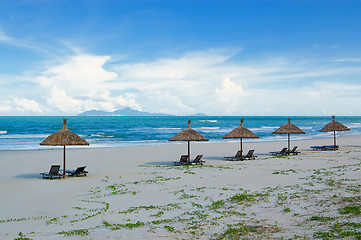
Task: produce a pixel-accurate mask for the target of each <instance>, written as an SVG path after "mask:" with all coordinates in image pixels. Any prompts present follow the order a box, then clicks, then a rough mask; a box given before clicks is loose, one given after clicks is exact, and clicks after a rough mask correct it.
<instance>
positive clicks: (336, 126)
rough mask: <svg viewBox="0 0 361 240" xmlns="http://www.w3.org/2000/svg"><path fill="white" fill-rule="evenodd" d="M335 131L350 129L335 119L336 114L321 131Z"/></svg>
mask: <svg viewBox="0 0 361 240" xmlns="http://www.w3.org/2000/svg"><path fill="white" fill-rule="evenodd" d="M333 131H350V129H349V128H348V127H346V126H345V125H343V124H342V123H340V122H337V121H336V120H335V116H332V121H331V122H329V123H328V124H326V126H324V127H323V128H322V129H321V130H320V132H333Z"/></svg>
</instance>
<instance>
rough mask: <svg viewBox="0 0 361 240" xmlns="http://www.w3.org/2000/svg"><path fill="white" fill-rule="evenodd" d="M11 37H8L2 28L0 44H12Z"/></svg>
mask: <svg viewBox="0 0 361 240" xmlns="http://www.w3.org/2000/svg"><path fill="white" fill-rule="evenodd" d="M10 41H11V37H9V36H7V35H6V34H5V32H4V31H3V30H2V29H1V28H0V42H10Z"/></svg>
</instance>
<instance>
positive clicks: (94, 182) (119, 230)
mask: <svg viewBox="0 0 361 240" xmlns="http://www.w3.org/2000/svg"><path fill="white" fill-rule="evenodd" d="M332 142H333V139H332V138H328V139H324V138H322V139H309V140H293V141H291V145H292V146H295V145H297V146H299V148H298V150H299V151H301V152H302V153H301V154H299V155H291V156H286V157H272V156H271V155H270V154H269V152H270V151H279V150H281V149H282V148H283V147H286V145H287V141H275V142H247V143H244V144H243V148H244V150H245V151H248V150H249V149H255V150H256V152H255V155H257V156H258V157H257V159H256V160H250V161H235V162H232V161H225V160H224V159H223V157H224V156H230V155H232V154H235V153H236V152H237V150H238V149H239V142H237V141H235V142H226V141H225V142H220V143H212V142H205V143H203V142H202V143H201V142H200V143H197V142H192V143H191V156H192V159H194V157H195V156H196V155H197V154H204V157H203V160H205V161H206V163H205V164H204V165H203V166H200V165H198V166H174V164H173V162H174V161H179V157H180V155H182V154H185V153H186V152H187V143H186V142H185V143H180V144H168V145H157V146H134V147H118V148H88V149H87V148H82V149H76V148H71V147H69V148H67V152H66V153H67V160H66V161H67V168H69V169H75V168H76V167H78V166H83V165H85V166H86V170H88V171H89V174H88V176H86V177H67V178H65V179H60V180H46V179H42V178H41V176H40V174H39V173H40V172H44V171H48V170H49V168H50V166H51V165H52V164H62V149H61V147H59V148H58V149H51V150H50V151H49V150H47V149H44V150H41V151H38V150H26V151H1V152H0V159H1V161H0V169H1V170H0V171H1V174H0V191H1V193H2V197H1V198H0V211H1V213H2V217H1V219H0V238H1V239H11V240H12V239H14V238H16V237H17V236H18V233H19V232H22V233H23V234H24V236H26V237H28V238H31V239H46V240H48V239H59V238H62V237H64V236H67V238H69V239H78V238H80V236H81V235H83V236H82V239H104V238H106V237H108V238H110V239H138V238H145V239H158V238H160V237H161V238H164V239H195V238H196V237H198V238H199V239H222V238H221V236H223V235H224V234H226V233H227V231H228V232H229V231H230V229H233V230H234V231H235V232H237V234H245V235H241V236H243V237H245V238H267V236H271V238H280V237H284V238H291V239H292V237H294V236H307V237H308V238H313V237H314V234H316V233H317V232H320V231H328V230H327V229H330V224H331V223H332V221H331V220H329V221H327V222H321V221H316V222H315V221H310V218H312V217H315V218H316V217H319V218H322V217H324V218H325V217H329V218H330V219H334V222H336V221H339V222H342V221H346V220H345V219H347V221H349V222H351V221H356V220H355V218H356V219H357V217H358V216H354V215H352V214H351V215H350V214H348V215H344V214H340V213H339V209H341V208H342V207H344V205H345V204H346V205H351V203H350V202H343V201H344V200H343V199H344V198H349V199H352V204H356V205H357V204H361V195H360V193H359V190H358V191H356V190H357V189H359V188H360V187H361V179H360V173H361V145H360V143H361V135H352V136H341V137H338V138H337V142H338V145H340V150H339V151H327V152H325V151H312V150H311V149H310V148H309V147H310V146H312V145H329V144H331V143H332ZM357 206H359V205H357ZM311 226H312V227H311ZM244 227H247V228H248V229H253V230H254V231H253V230H252V231H248V232H247V231H243V230H242V229H245V228H244ZM233 230H232V231H233ZM360 234H361V233H360Z"/></svg>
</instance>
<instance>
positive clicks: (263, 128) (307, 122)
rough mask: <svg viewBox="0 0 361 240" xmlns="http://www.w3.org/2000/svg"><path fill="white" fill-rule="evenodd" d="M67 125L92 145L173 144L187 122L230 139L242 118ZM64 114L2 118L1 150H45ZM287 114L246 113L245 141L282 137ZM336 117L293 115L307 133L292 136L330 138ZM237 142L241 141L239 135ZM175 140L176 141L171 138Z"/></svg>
mask: <svg viewBox="0 0 361 240" xmlns="http://www.w3.org/2000/svg"><path fill="white" fill-rule="evenodd" d="M67 118H68V128H69V129H70V130H71V131H73V132H75V133H76V134H78V135H80V136H81V137H83V138H84V139H86V140H87V141H88V142H89V143H90V147H118V146H133V145H134V146H135V145H151V144H165V143H170V142H168V139H170V138H171V137H173V136H174V135H175V134H177V133H178V132H180V131H181V130H182V129H184V128H186V127H187V121H188V119H191V120H192V124H191V127H192V128H193V129H194V130H196V131H199V132H200V133H201V134H202V135H204V136H205V137H206V138H208V139H209V140H210V141H229V140H224V139H222V137H223V136H224V135H226V134H227V133H228V132H230V131H231V130H232V129H234V128H235V127H237V126H239V124H240V117H222V116H215V117H212V116H205V117H203V116H202V117H201V116H197V117H194V116H192V117H189V116H187V117H123V116H116V117H105V116H102V117H79V116H73V117H67ZM62 119H63V117H0V150H29V149H46V148H51V147H44V146H39V143H40V142H41V141H42V140H44V139H45V138H46V137H47V136H48V135H50V134H52V133H54V132H56V131H59V130H60V129H61V128H62V127H63V121H62ZM287 119H288V117H245V122H244V124H243V126H244V127H247V128H248V129H250V130H251V131H253V132H254V133H255V134H256V135H258V136H259V137H260V138H259V139H255V140H254V139H245V140H244V141H246V142H247V141H249V142H250V141H277V140H284V139H286V138H287V135H277V134H272V132H273V131H274V130H276V129H277V128H278V127H279V126H281V125H283V124H285V123H287V121H288V120H287ZM331 120H332V119H331V117H292V118H291V122H292V123H293V124H295V125H297V126H298V127H300V128H301V129H302V130H303V131H305V132H306V134H305V135H303V134H302V135H293V136H292V139H306V138H320V137H331V136H333V133H323V132H319V130H320V129H321V128H322V127H323V126H324V125H326V124H327V123H329V122H330V121H331ZM336 120H337V121H339V122H341V123H343V124H344V125H346V126H348V127H349V128H350V129H351V131H348V132H339V133H337V135H338V136H339V135H350V134H361V117H336ZM235 141H237V140H235ZM172 144H173V143H172Z"/></svg>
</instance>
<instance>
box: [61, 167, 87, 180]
mask: <svg viewBox="0 0 361 240" xmlns="http://www.w3.org/2000/svg"><path fill="white" fill-rule="evenodd" d="M85 168H86V166H84V167H78V168H77V169H75V170H66V171H65V172H66V173H67V174H69V176H70V177H74V176H77V177H80V176H86V174H87V173H88V172H87V171H85Z"/></svg>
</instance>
